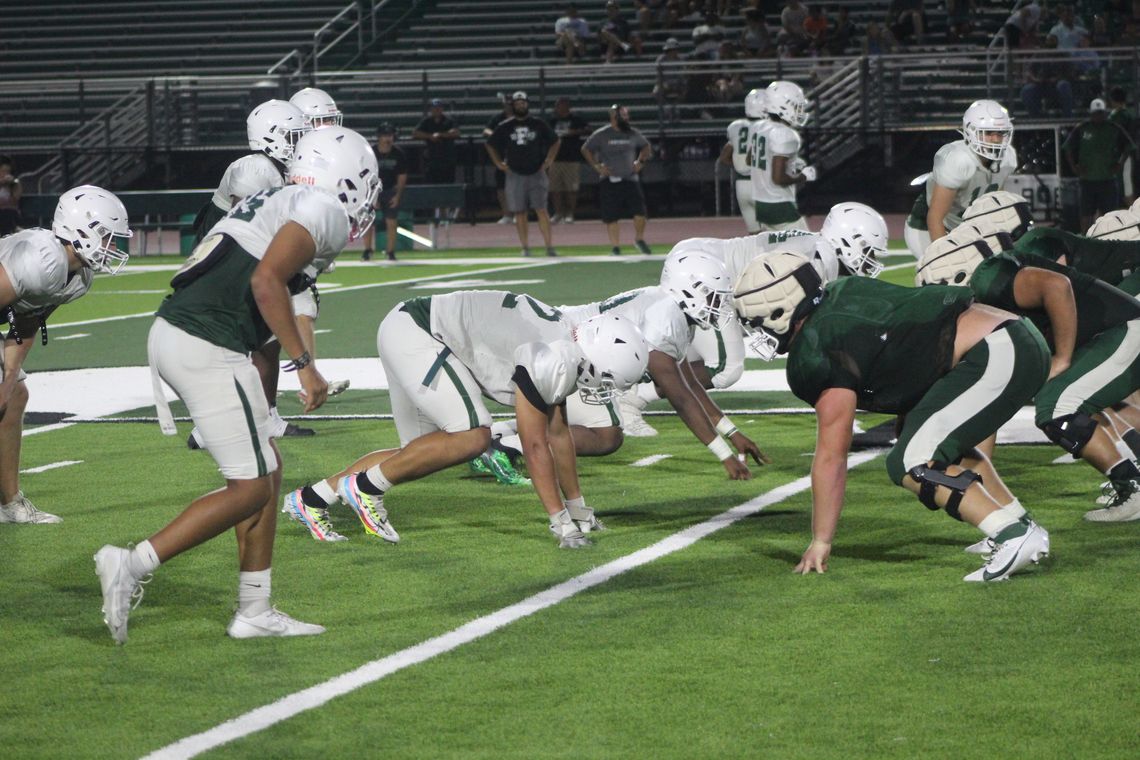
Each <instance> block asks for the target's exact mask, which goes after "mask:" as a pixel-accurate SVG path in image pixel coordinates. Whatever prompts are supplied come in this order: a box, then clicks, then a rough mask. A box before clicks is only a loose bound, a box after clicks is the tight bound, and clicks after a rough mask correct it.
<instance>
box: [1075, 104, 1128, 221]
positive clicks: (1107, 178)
mask: <svg viewBox="0 0 1140 760" xmlns="http://www.w3.org/2000/svg"><path fill="white" fill-rule="evenodd" d="M1063 147H1064V149H1065V158H1066V160H1067V161H1068V164H1069V168H1070V169H1071V170H1072V172H1073V174H1075V175H1077V178H1078V179H1079V180H1080V187H1081V229H1082V230H1085V229H1088V228H1089V226H1090V225H1091V224H1092V220H1093V219H1095V218H1096V217H1098V216H1100V215H1101V214H1105V213H1108V212H1109V211H1114V210H1116V209H1118V208H1120V186H1119V182H1120V172H1121V168H1122V167H1123V166H1124V159H1126V158H1127V157H1128V156H1129V155H1130V154H1131V153H1132V151H1133V150H1135V147H1136V146H1135V145H1134V144H1133V142H1132V138H1131V137H1129V136H1128V133H1127V132H1125V131H1124V130H1123V129H1121V127H1120V125H1119V124H1116V123H1115V122H1112V121H1109V119H1108V106H1107V105H1106V104H1105V102H1104V100H1102V99H1101V98H1096V99H1095V100H1093V101H1092V102H1091V103H1089V117H1088V119H1086V120H1085V121H1082V122H1081V123H1080V124H1078V125H1077V126H1075V127H1073V131H1072V132H1070V133H1069V136H1068V138H1067V139H1066V140H1065V143H1064V146H1063Z"/></svg>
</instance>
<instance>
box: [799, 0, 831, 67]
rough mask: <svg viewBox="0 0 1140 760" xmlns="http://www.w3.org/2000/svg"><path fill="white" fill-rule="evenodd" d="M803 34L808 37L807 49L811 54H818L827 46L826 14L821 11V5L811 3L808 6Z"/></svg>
mask: <svg viewBox="0 0 1140 760" xmlns="http://www.w3.org/2000/svg"><path fill="white" fill-rule="evenodd" d="M804 34H806V35H807V39H808V43H807V50H808V52H810V53H811V54H812V55H819V54H820V53H822V52H823V50H824V48H826V47H827V14H826V13H824V12H823V6H822V5H819V4H818V3H813V4H811V5H809V6H808V15H807V18H805V19H804Z"/></svg>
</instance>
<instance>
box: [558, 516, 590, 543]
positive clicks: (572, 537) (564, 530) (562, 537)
mask: <svg viewBox="0 0 1140 760" xmlns="http://www.w3.org/2000/svg"><path fill="white" fill-rule="evenodd" d="M550 532H551V533H553V534H554V537H555V538H557V539H558V548H559V549H581V548H582V547H583V546H592V545H593V542H592V541H590V539H588V538H586V534H585V533H583V532H582V531H581V530H580V529H579V528H578V526H577V524H575V523H574V522H573V521H571V522H570V523H569V524H567V525H551V526H550Z"/></svg>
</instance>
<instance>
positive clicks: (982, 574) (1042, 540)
mask: <svg viewBox="0 0 1140 760" xmlns="http://www.w3.org/2000/svg"><path fill="white" fill-rule="evenodd" d="M1048 555H1049V534H1048V533H1047V532H1046V531H1045V529H1044V528H1042V527H1041V526H1040V525H1038V524H1037V523H1034V522H1031V523H1029V525H1028V530H1026V531H1025V533H1023V534H1021V535H1020V536H1016V537H1014V538H1011V539H1009V540H1008V541H1003V542H1002V543H1000V544H997V545H996V546H995V548H994V553H993V554H991V555H990V558H989V559H988V560H987V561H986V564H984V565H983V566H982V567H980V568H978V569H977V570H975V571H974V572H972V573H970V574H969V575H967V576H966V577H965V578H963V579H962V580H964V581H967V582H970V583H996V582H997V581H1004V580H1005V579H1007V578H1008V577H1009V576H1011V575H1013V574H1014V573H1016V572H1017V571H1018V570H1021V569H1022V568H1023V567H1025V566H1026V565H1028V564H1030V563H1031V562H1037V561H1038V560H1040V559H1041V558H1042V557H1047V556H1048Z"/></svg>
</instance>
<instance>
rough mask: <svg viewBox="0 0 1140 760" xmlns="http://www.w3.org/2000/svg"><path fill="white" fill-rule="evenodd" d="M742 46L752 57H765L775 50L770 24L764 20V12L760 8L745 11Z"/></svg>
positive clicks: (741, 36)
mask: <svg viewBox="0 0 1140 760" xmlns="http://www.w3.org/2000/svg"><path fill="white" fill-rule="evenodd" d="M740 47H741V48H743V49H744V51H745V53H746V54H747V55H749V56H750V57H752V58H765V57H767V56H770V55H771V54H772V53H774V52H775V50H776V48H775V46H774V45H773V44H772V37H771V35H770V34H769V33H768V25H767V24H766V23H765V22H764V12H763V11H761V10H759V9H758V8H748V9H747V10H745V11H744V31H743V32H742V33H741V35H740Z"/></svg>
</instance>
